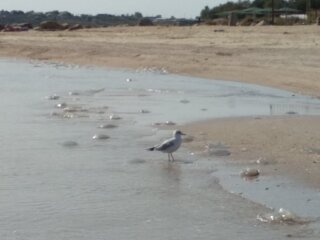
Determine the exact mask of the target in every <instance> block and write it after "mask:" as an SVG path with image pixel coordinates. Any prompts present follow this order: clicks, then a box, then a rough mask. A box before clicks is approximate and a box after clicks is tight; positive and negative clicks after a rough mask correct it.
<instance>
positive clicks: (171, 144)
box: [147, 130, 186, 162]
mask: <svg viewBox="0 0 320 240" xmlns="http://www.w3.org/2000/svg"><path fill="white" fill-rule="evenodd" d="M181 135H186V134H184V133H182V132H181V131H180V130H175V131H173V137H172V138H169V139H167V140H165V141H164V142H163V143H161V144H159V145H155V146H154V147H151V148H147V150H149V151H154V150H157V151H160V152H163V153H168V161H169V162H170V161H171V159H172V161H174V158H173V155H172V153H173V152H175V151H177V150H178V148H179V147H180V145H181V142H182V139H181Z"/></svg>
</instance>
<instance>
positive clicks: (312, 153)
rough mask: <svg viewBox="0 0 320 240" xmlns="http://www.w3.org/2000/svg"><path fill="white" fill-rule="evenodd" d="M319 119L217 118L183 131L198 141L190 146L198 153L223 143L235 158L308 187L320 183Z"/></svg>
mask: <svg viewBox="0 0 320 240" xmlns="http://www.w3.org/2000/svg"><path fill="white" fill-rule="evenodd" d="M319 121H320V119H319V117H303V116H294V117H292V116H284V117H250V118H235V119H217V120H213V121H202V122H198V123H196V124H191V125H186V126H184V127H183V128H182V129H183V130H184V131H186V132H188V133H189V134H190V135H192V136H194V137H195V139H196V141H193V142H190V143H186V144H187V145H188V146H189V147H190V148H192V149H193V150H195V151H197V152H200V153H201V152H204V151H205V146H206V145H208V144H210V143H211V144H218V143H221V144H223V145H225V146H227V147H228V150H229V151H230V152H231V155H230V156H228V157H227V158H226V157H222V159H230V160H233V161H241V163H243V165H244V167H246V166H252V163H258V164H257V165H256V166H255V168H257V169H259V170H260V171H261V172H262V173H263V174H264V175H272V174H276V175H282V176H287V175H289V176H290V177H292V178H294V179H296V180H299V181H300V182H302V183H304V184H307V185H308V186H311V187H315V188H319V184H320V174H319V169H320V138H319V136H320V125H319Z"/></svg>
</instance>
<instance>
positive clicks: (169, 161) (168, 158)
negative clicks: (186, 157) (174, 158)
mask: <svg viewBox="0 0 320 240" xmlns="http://www.w3.org/2000/svg"><path fill="white" fill-rule="evenodd" d="M168 161H169V162H170V153H168Z"/></svg>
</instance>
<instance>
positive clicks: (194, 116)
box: [0, 59, 320, 240]
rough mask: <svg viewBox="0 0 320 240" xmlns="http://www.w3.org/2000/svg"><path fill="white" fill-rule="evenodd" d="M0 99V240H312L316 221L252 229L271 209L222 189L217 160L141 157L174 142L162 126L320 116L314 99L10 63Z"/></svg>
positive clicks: (161, 77) (230, 85) (4, 65)
mask: <svg viewBox="0 0 320 240" xmlns="http://www.w3.org/2000/svg"><path fill="white" fill-rule="evenodd" d="M0 96H1V108H0V115H1V118H0V132H1V138H0V143H1V144H0V163H1V167H0V213H1V214H0V239H1V240H2V239H3V240H7V239H8V240H11V239H12V240H13V239H15V240H16V239H17V240H18V239H19V240H20V239H21V240H43V239H47V240H54V239H56V240H64V239H66V240H72V239H77V240H81V239H84V240H88V239H94V240H100V239H101V240H105V239H117V240H121V239H139V240H141V239H146V240H150V239H161V240H163V239H177V240H178V239H184V240H187V239H219V240H220V239H243V240H251V239H252V240H259V239H261V240H262V239H263V240H265V239H288V237H290V236H293V237H298V238H306V239H319V236H320V235H319V228H318V224H302V225H294V226H292V225H287V224H265V223H261V222H259V221H258V220H257V219H256V217H257V215H258V214H260V213H265V212H268V211H270V209H268V208H267V207H265V205H262V204H258V203H254V202H253V201H250V200H247V199H246V198H243V197H241V196H240V195H239V194H232V193H230V192H229V191H227V190H225V188H224V187H223V186H222V185H221V184H220V181H221V179H220V176H219V174H215V173H216V172H217V171H219V169H220V163H218V162H219V161H215V159H210V161H209V160H208V159H201V158H200V157H199V156H196V155H192V154H190V152H189V151H188V150H187V149H185V148H183V147H182V148H181V149H180V150H179V151H178V152H177V153H175V157H176V158H177V159H178V161H177V162H175V163H168V161H167V156H166V155H165V154H161V153H158V152H156V153H155V152H148V151H145V150H144V149H145V148H147V147H149V146H152V145H154V144H156V143H158V142H159V141H161V140H163V139H164V138H166V137H168V136H170V135H171V132H168V131H165V130H158V128H157V126H158V125H159V124H166V123H169V124H173V123H176V124H183V123H187V122H191V121H195V120H201V119H207V118H213V117H235V116H252V115H259V116H260V115H261V116H266V115H284V114H309V115H319V114H320V107H319V103H320V101H319V100H317V99H313V98H311V97H305V96H299V95H294V94H292V93H290V92H285V91H280V90H275V89H271V88H266V87H258V86H254V85H246V84H241V83H235V82H223V81H208V80H204V79H197V78H191V77H182V76H177V75H170V74H167V73H166V72H165V71H163V70H161V69H141V70H137V71H129V70H122V71H120V70H111V69H101V68H93V67H83V68H79V67H76V66H69V65H63V64H53V63H51V64H49V63H48V64H44V63H39V62H24V61H16V60H7V59H1V60H0ZM50 96H51V98H54V96H55V98H58V97H59V99H56V100H50V99H48V98H50ZM56 96H58V97H56ZM63 108H64V110H63ZM110 118H111V119H110ZM100 125H109V126H105V127H106V128H99V126H100ZM110 125H113V128H111V127H112V126H110ZM94 136H95V137H96V138H98V139H93V137H94ZM107 136H108V137H109V138H108V139H104V138H107ZM99 138H100V139H99ZM220 172H221V169H220ZM221 178H223V176H221ZM239 181H241V179H239ZM222 182H223V181H222ZM225 182H226V183H227V184H226V186H227V185H228V181H225ZM231 182H232V181H231ZM229 185H230V184H229ZM247 187H248V185H247ZM244 188H245V187H244ZM239 189H241V188H238V190H239ZM242 190H243V191H245V189H241V191H242ZM249 193H250V191H249ZM249 196H250V194H249ZM258 200H259V199H258ZM258 202H259V201H258ZM275 207H276V206H275ZM317 211H318V210H317ZM318 212H319V211H318ZM312 217H316V216H312Z"/></svg>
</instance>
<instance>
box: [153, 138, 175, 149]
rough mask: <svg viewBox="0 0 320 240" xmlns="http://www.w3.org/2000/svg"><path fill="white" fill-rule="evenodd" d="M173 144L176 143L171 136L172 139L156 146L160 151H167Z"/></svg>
mask: <svg viewBox="0 0 320 240" xmlns="http://www.w3.org/2000/svg"><path fill="white" fill-rule="evenodd" d="M173 145H174V139H172V138H171V139H168V140H166V141H164V142H163V143H161V144H160V145H158V146H155V149H157V150H158V151H165V150H167V149H168V148H170V147H172V146H173Z"/></svg>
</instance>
